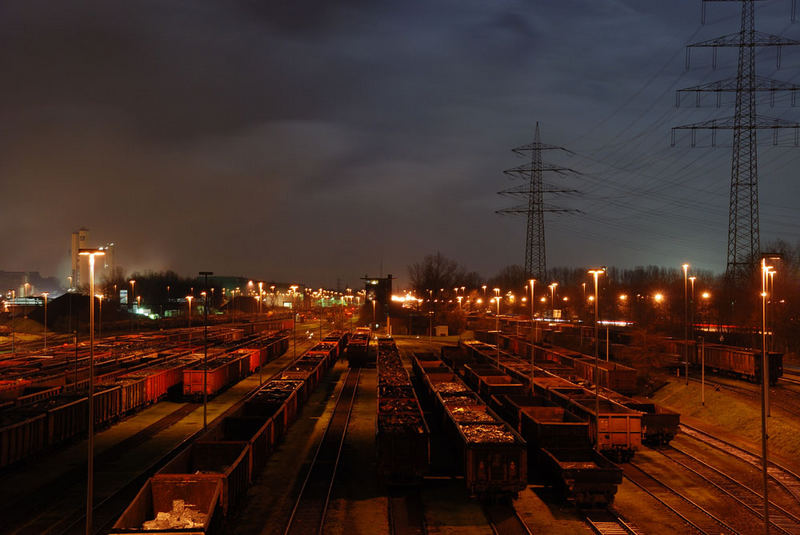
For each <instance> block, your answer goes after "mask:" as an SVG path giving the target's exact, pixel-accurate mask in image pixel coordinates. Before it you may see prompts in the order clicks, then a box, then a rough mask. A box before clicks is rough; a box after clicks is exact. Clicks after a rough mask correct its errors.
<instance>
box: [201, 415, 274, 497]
mask: <svg viewBox="0 0 800 535" xmlns="http://www.w3.org/2000/svg"><path fill="white" fill-rule="evenodd" d="M201 439H202V440H205V441H233V442H239V441H242V442H247V443H248V445H249V449H248V465H249V466H250V481H251V482H252V481H253V480H254V479H255V478H256V476H257V475H258V474H259V473H260V472H261V470H262V469H263V468H264V465H265V464H266V462H267V457H268V456H269V454H270V453H272V451H273V449H274V447H275V441H276V437H275V427H274V424H273V420H272V418H265V417H258V416H226V417H225V418H223V419H222V421H221V422H220V423H219V424H218V425H214V426H213V427H211V428H210V429H209V430H208V432H206V433H205V434H204V435H203V436H202V437H201Z"/></svg>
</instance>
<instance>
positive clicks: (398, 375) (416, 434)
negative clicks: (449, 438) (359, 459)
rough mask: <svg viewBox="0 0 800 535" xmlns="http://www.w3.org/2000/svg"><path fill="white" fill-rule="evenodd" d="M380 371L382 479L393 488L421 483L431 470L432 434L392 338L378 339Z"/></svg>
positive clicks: (378, 439)
mask: <svg viewBox="0 0 800 535" xmlns="http://www.w3.org/2000/svg"><path fill="white" fill-rule="evenodd" d="M377 368H378V392H377V393H378V423H377V432H376V436H375V442H376V450H377V457H378V462H377V471H378V476H379V477H380V478H381V479H382V480H383V481H384V482H386V483H387V484H389V485H405V484H418V483H420V482H421V481H422V478H423V476H424V475H425V474H426V473H427V471H428V465H429V462H430V444H429V437H430V431H429V430H428V426H427V424H426V422H425V418H424V417H423V414H422V409H421V408H420V405H419V400H418V399H417V396H416V394H415V393H414V389H413V387H412V385H411V378H410V377H409V375H408V372H407V371H406V369H405V368H404V367H403V362H402V360H401V358H400V353H399V352H398V350H397V345H396V344H395V343H394V340H392V339H391V338H381V339H379V340H378V356H377Z"/></svg>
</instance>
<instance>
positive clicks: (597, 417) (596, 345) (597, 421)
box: [589, 267, 606, 450]
mask: <svg viewBox="0 0 800 535" xmlns="http://www.w3.org/2000/svg"><path fill="white" fill-rule="evenodd" d="M605 272H606V268H605V267H601V268H598V269H590V270H589V274H590V275H592V276H593V277H594V418H595V422H594V424H595V425H594V426H595V430H594V431H595V444H594V446H595V448H597V449H598V450H599V449H600V381H598V377H599V374H600V369H599V368H600V366H599V364H598V360H599V357H598V353H599V352H600V345H599V344H600V339H599V338H598V334H597V327H598V316H599V312H598V311H599V306H598V305H599V302H600V295H599V294H598V292H597V290H598V288H597V278H598V277H599V276H600V275H602V274H603V273H605Z"/></svg>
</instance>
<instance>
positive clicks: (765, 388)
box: [761, 258, 770, 535]
mask: <svg viewBox="0 0 800 535" xmlns="http://www.w3.org/2000/svg"><path fill="white" fill-rule="evenodd" d="M769 269H770V266H767V259H766V258H761V375H762V381H761V472H762V478H763V480H764V533H766V534H767V535H769V499H768V498H767V490H768V487H767V481H768V479H767V477H768V474H767V396H768V395H769V383H768V381H769V369H768V367H767V347H766V342H767V278H768V277H769Z"/></svg>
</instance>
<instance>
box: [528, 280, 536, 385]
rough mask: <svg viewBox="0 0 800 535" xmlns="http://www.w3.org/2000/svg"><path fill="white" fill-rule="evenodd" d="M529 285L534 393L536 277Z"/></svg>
mask: <svg viewBox="0 0 800 535" xmlns="http://www.w3.org/2000/svg"><path fill="white" fill-rule="evenodd" d="M528 286H529V287H530V289H531V395H533V377H534V374H535V371H534V365H535V363H534V361H535V358H536V357H535V355H536V347H534V344H535V343H536V329H535V327H534V325H535V324H534V318H533V304H534V303H535V302H536V301H535V298H536V293H535V290H534V288H536V279H530V280H529V281H528Z"/></svg>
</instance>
